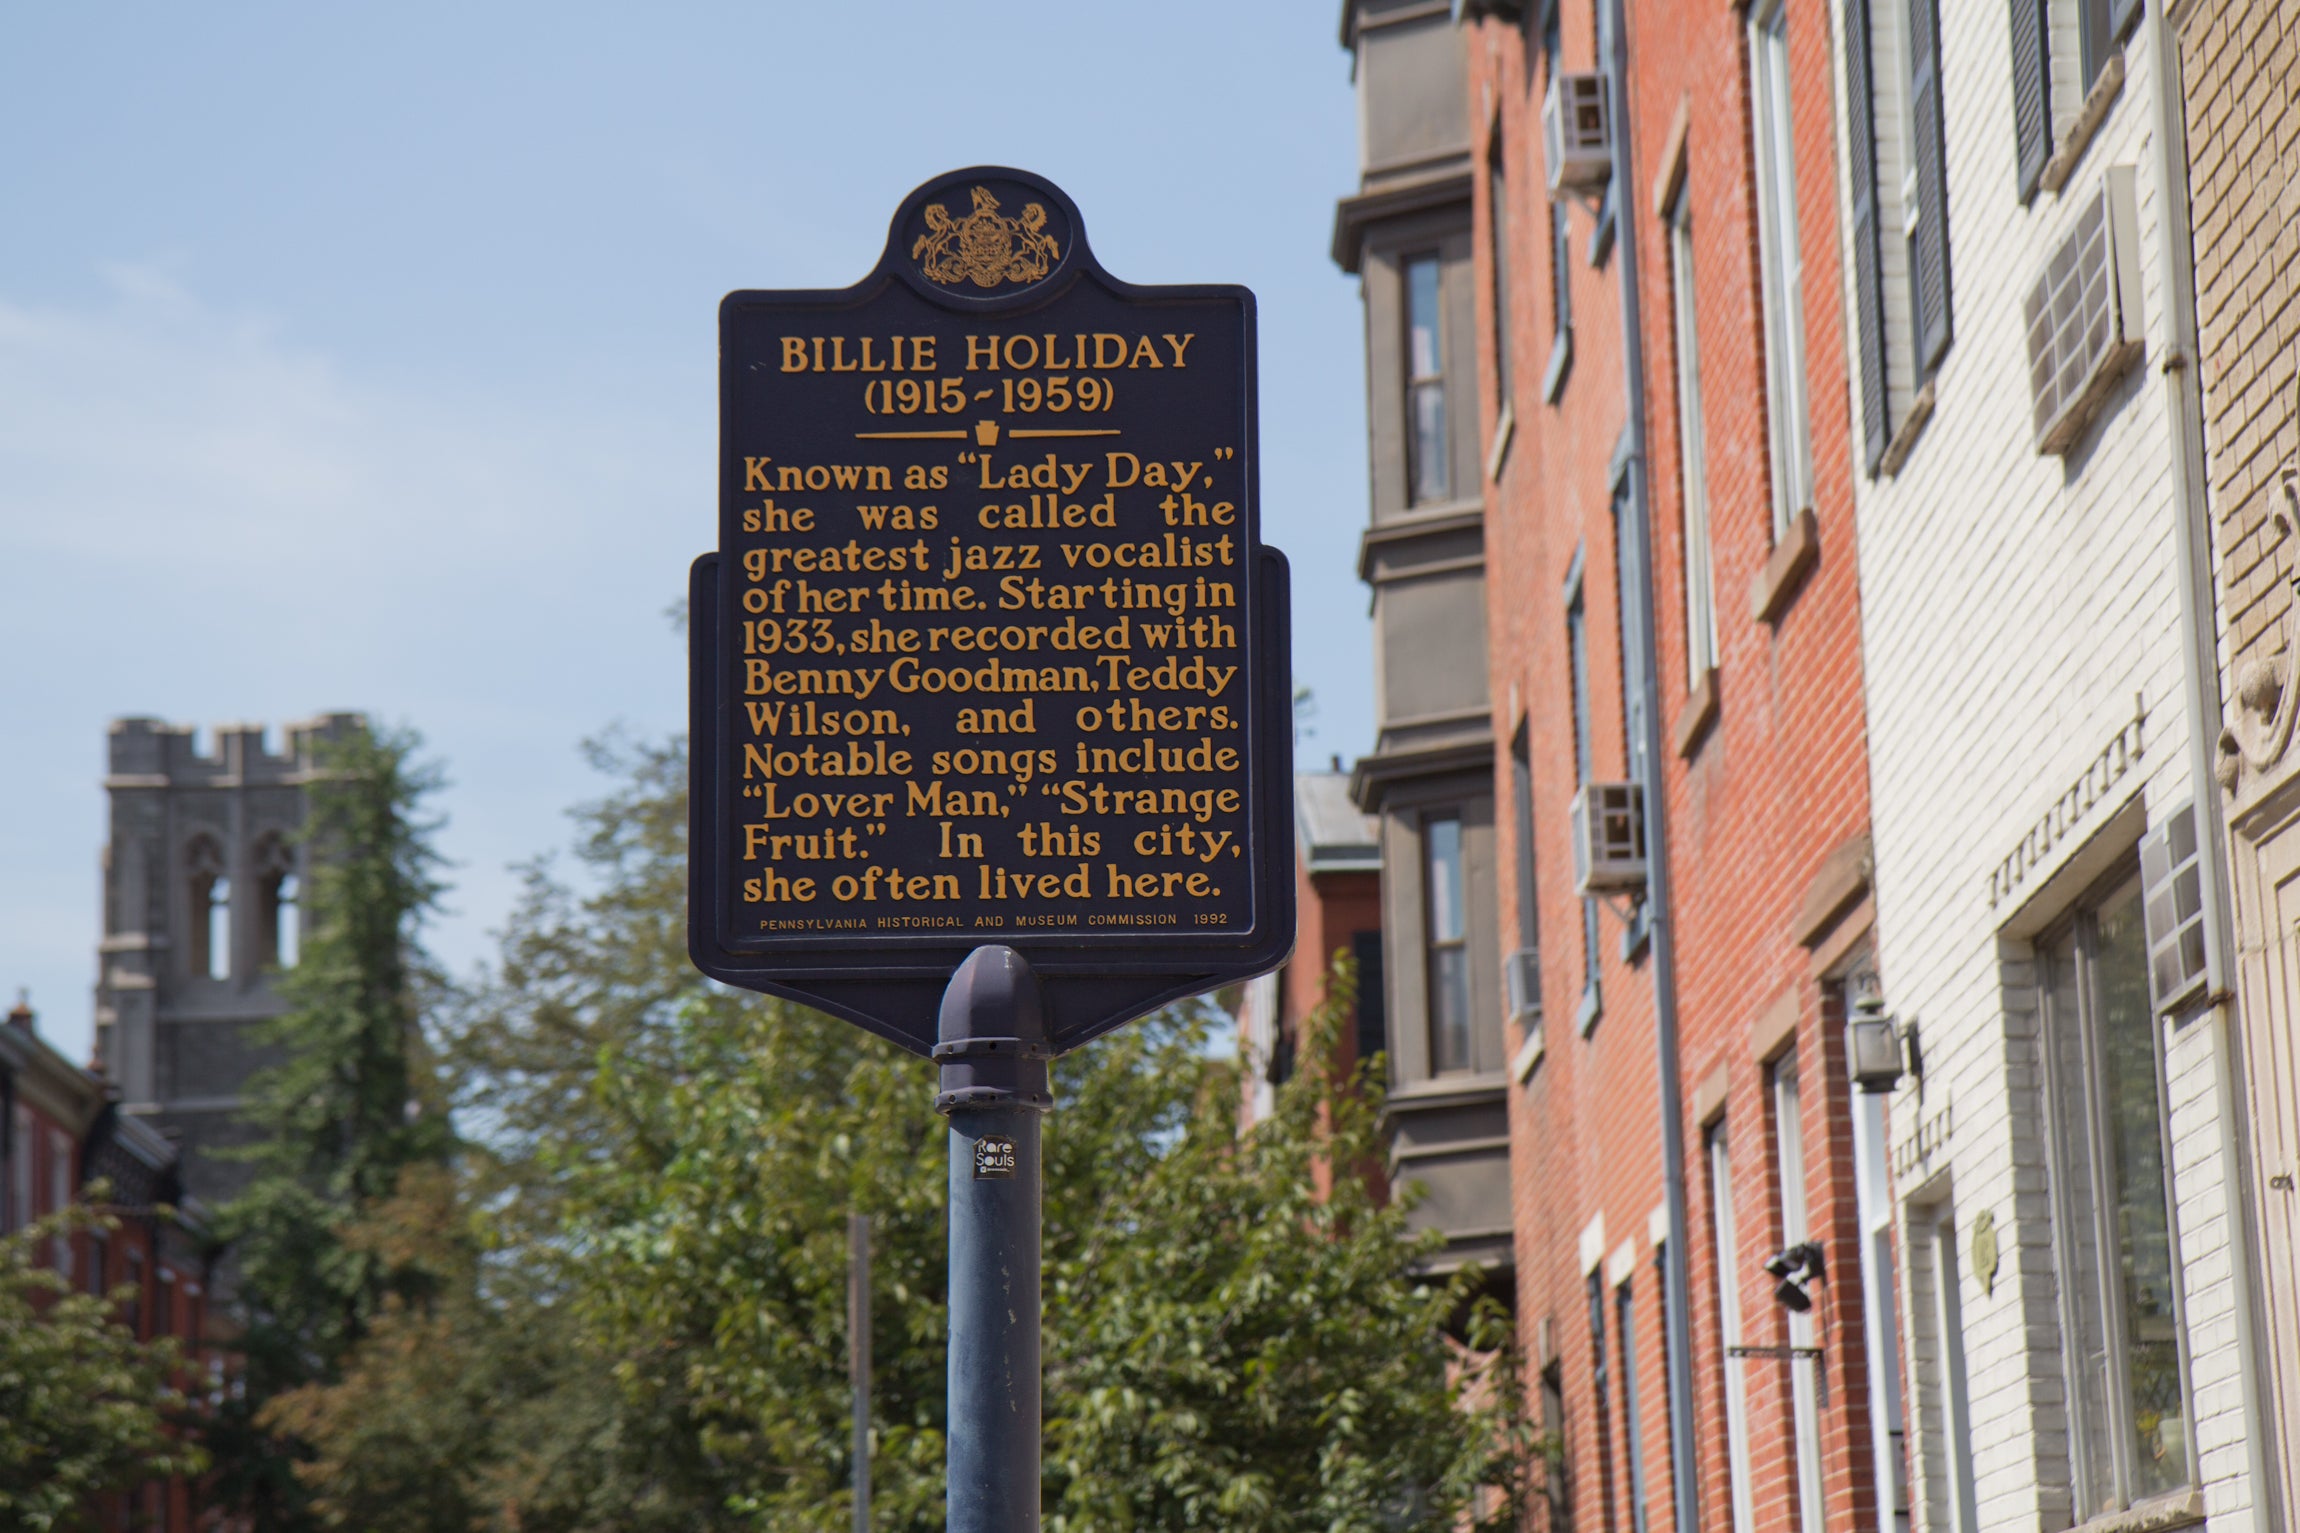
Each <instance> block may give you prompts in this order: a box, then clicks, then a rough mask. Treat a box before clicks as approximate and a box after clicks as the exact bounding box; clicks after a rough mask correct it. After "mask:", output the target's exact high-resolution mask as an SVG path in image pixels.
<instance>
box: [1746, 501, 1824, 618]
mask: <svg viewBox="0 0 2300 1533" xmlns="http://www.w3.org/2000/svg"><path fill="white" fill-rule="evenodd" d="M1820 562H1821V529H1820V524H1819V523H1818V522H1817V521H1816V520H1815V519H1814V517H1813V508H1812V507H1811V506H1806V507H1804V508H1803V509H1801V510H1799V511H1798V513H1797V514H1796V515H1795V516H1792V517H1790V518H1789V526H1788V529H1787V530H1786V531H1785V532H1783V533H1782V534H1781V541H1780V542H1778V543H1776V544H1774V545H1773V557H1772V558H1770V559H1767V560H1766V561H1765V567H1764V568H1763V569H1761V570H1759V571H1758V572H1757V577H1756V578H1755V579H1754V580H1752V581H1750V582H1749V616H1750V617H1752V618H1754V619H1755V620H1756V621H1758V622H1760V623H1779V622H1780V621H1781V615H1782V614H1783V613H1785V612H1787V611H1788V610H1789V603H1790V601H1791V600H1793V599H1794V598H1795V596H1796V594H1797V591H1798V588H1799V587H1800V586H1802V585H1803V584H1804V580H1805V573H1806V571H1808V570H1810V569H1811V568H1812V567H1813V566H1814V565H1816V564H1818V563H1820Z"/></svg>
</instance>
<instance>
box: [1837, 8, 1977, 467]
mask: <svg viewBox="0 0 2300 1533" xmlns="http://www.w3.org/2000/svg"><path fill="white" fill-rule="evenodd" d="M1872 6H1874V7H1875V8H1876V9H1875V11H1874V13H1872ZM2015 9H2016V12H2017V10H2018V7H2017V6H2016V7H2015ZM2016 20H2017V17H2016ZM2016 30H2017V28H2016ZM1845 81H1846V98H1847V100H1848V102H1849V103H1850V104H1851V110H1850V113H1849V116H1848V120H1847V124H1846V145H1847V155H1846V174H1847V176H1848V177H1849V179H1850V183H1851V184H1850V194H1851V197H1852V222H1853V287H1854V305H1853V307H1854V315H1853V322H1854V336H1853V339H1854V347H1853V350H1854V356H1855V360H1856V362H1857V364H1858V368H1859V372H1860V376H1861V439H1862V446H1863V456H1864V460H1865V462H1866V464H1867V468H1868V471H1869V473H1870V474H1871V475H1875V474H1878V473H1882V472H1889V471H1893V470H1897V468H1898V466H1899V464H1898V461H1897V459H1896V461H1895V462H1893V463H1890V464H1888V463H1887V461H1886V457H1887V454H1888V453H1889V452H1892V451H1893V450H1894V442H1895V440H1896V435H1897V433H1899V432H1900V431H1901V430H1902V429H1903V428H1904V427H1905V426H1907V425H1908V423H1909V422H1910V421H1911V420H1912V419H1916V418H1919V416H1918V406H1919V399H1920V397H1921V393H1922V390H1923V388H1924V386H1925V384H1926V382H1927V381H1928V380H1930V379H1931V377H1932V376H1933V373H1934V372H1935V370H1936V369H1938V368H1939V366H1940V363H1941V359H1942V358H1943V357H1944V356H1946V355H1947V353H1948V349H1949V341H1950V338H1951V336H1952V334H1953V333H1954V326H1953V324H1952V323H1951V315H1950V302H1949V226H1948V213H1949V209H1948V173H1947V161H1946V151H1945V148H1944V144H1943V141H1942V127H1941V75H1940V7H1939V3H1938V0H1847V4H1846V7H1845ZM1900 450H1901V451H1903V452H1905V451H1906V450H1907V444H1906V443H1905V442H1904V443H1903V444H1902V446H1901V448H1900Z"/></svg>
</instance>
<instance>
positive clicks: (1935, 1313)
mask: <svg viewBox="0 0 2300 1533" xmlns="http://www.w3.org/2000/svg"><path fill="white" fill-rule="evenodd" d="M1909 1244H1910V1247H1911V1252H1912V1254H1911V1258H1910V1267H1911V1277H1912V1280H1913V1281H1912V1287H1911V1292H1910V1294H1909V1308H1910V1313H1911V1315H1912V1316H1913V1318H1914V1320H1915V1323H1916V1334H1915V1336H1914V1337H1912V1338H1911V1340H1912V1346H1911V1349H1910V1352H1911V1355H1910V1370H1909V1371H1910V1374H1911V1376H1912V1377H1911V1380H1910V1382H1911V1384H1912V1386H1913V1388H1912V1389H1911V1391H1910V1402H1911V1403H1912V1404H1913V1405H1914V1406H1915V1407H1916V1410H1917V1422H1918V1427H1919V1430H1920V1431H1921V1432H1922V1433H1923V1434H1924V1442H1925V1455H1924V1469H1925V1487H1926V1489H1925V1499H1926V1501H1927V1502H1928V1504H1929V1505H1930V1506H1931V1507H1932V1509H1933V1510H1932V1513H1931V1515H1930V1516H1929V1517H1928V1518H1927V1524H1928V1526H1929V1527H1930V1528H1935V1529H1938V1530H1940V1533H1977V1530H1978V1529H1979V1527H1980V1513H1979V1503H1978V1500H1977V1498H1976V1497H1975V1495H1974V1492H1973V1450H1972V1430H1971V1428H1972V1406H1971V1402H1970V1396H1969V1395H1968V1394H1967V1392H1966V1379H1965V1317H1964V1301H1963V1295H1962V1294H1961V1292H1960V1291H1959V1288H1958V1284H1959V1282H1960V1281H1961V1280H1960V1278H1959V1276H1958V1265H1957V1221H1956V1211H1955V1209H1954V1208H1953V1207H1952V1206H1951V1205H1950V1203H1949V1202H1948V1200H1947V1199H1945V1198H1943V1199H1940V1200H1938V1201H1936V1202H1932V1203H1927V1204H1924V1205H1916V1204H1912V1205H1910V1208H1909ZM1928 1290H1929V1291H1928Z"/></svg>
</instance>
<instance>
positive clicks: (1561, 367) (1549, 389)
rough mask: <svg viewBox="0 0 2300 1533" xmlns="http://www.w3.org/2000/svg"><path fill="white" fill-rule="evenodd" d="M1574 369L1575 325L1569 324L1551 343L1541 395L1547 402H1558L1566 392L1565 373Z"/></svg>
mask: <svg viewBox="0 0 2300 1533" xmlns="http://www.w3.org/2000/svg"><path fill="white" fill-rule="evenodd" d="M1571 371H1573V327H1572V326H1571V325H1567V326H1566V327H1565V328H1564V329H1563V330H1560V331H1558V332H1557V339H1556V340H1554V341H1552V342H1550V343H1549V366H1548V367H1546V368H1544V369H1543V370H1542V375H1541V397H1542V401H1543V402H1544V403H1545V404H1556V403H1557V400H1558V396H1559V395H1561V394H1563V393H1564V392H1565V375H1566V374H1567V373H1569V372H1571Z"/></svg>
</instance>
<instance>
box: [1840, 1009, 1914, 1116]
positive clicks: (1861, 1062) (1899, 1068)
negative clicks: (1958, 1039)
mask: <svg viewBox="0 0 2300 1533" xmlns="http://www.w3.org/2000/svg"><path fill="white" fill-rule="evenodd" d="M1904 1045H1905V1046H1906V1052H1905V1054H1904ZM1845 1059H1846V1062H1847V1064H1848V1065H1849V1066H1850V1067H1851V1069H1852V1073H1853V1084H1854V1085H1856V1086H1858V1087H1860V1088H1861V1089H1862V1090H1863V1091H1867V1092H1871V1093H1882V1092H1887V1091H1890V1090H1892V1089H1893V1088H1894V1087H1895V1086H1898V1085H1899V1084H1900V1083H1901V1077H1902V1075H1904V1074H1907V1075H1914V1076H1916V1077H1917V1078H1918V1079H1920V1080H1922V1079H1923V1078H1924V1074H1925V1067H1924V1056H1923V1055H1922V1054H1921V1053H1919V1052H1918V1049H1917V1024H1916V1023H1915V1022H1914V1021H1911V1022H1909V1023H1908V1024H1906V1025H1905V1026H1904V1025H1903V1024H1902V1023H1901V1022H1900V1021H1899V1020H1898V1019H1897V1018H1894V1017H1891V1016H1888V1015H1887V1014H1886V1012H1885V1003H1884V1002H1883V1001H1882V1000H1881V999H1879V998H1878V997H1876V996H1873V995H1865V996H1862V997H1861V998H1860V999H1859V1000H1857V1001H1855V1002H1854V1003H1853V1017H1852V1020H1851V1021H1849V1022H1847V1023H1846V1024H1845ZM1904 1060H1905V1063H1906V1068H1905V1069H1904Z"/></svg>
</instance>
